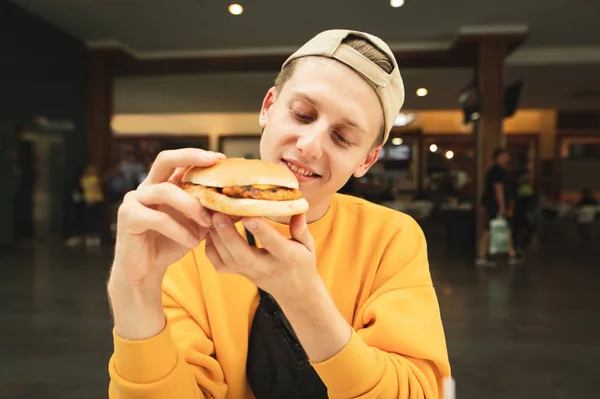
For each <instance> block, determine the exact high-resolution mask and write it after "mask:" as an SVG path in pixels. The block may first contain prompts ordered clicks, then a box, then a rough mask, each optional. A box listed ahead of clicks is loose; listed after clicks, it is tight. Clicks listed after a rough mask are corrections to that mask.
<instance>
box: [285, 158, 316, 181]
mask: <svg viewBox="0 0 600 399" xmlns="http://www.w3.org/2000/svg"><path fill="white" fill-rule="evenodd" d="M282 161H283V163H285V164H286V165H287V167H288V168H289V169H290V170H291V171H292V172H294V173H295V174H297V175H300V176H304V177H321V176H320V175H318V174H316V173H313V172H310V171H308V170H306V169H304V168H299V167H298V166H296V165H294V164H293V163H291V162H290V161H286V160H285V159H282Z"/></svg>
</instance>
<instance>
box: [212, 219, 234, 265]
mask: <svg viewBox="0 0 600 399" xmlns="http://www.w3.org/2000/svg"><path fill="white" fill-rule="evenodd" d="M208 237H210V241H211V244H212V246H213V247H214V249H215V251H216V253H217V255H218V260H220V262H221V263H222V264H223V265H224V267H226V268H228V269H230V268H232V267H233V266H235V261H234V260H233V257H232V256H231V254H230V253H229V250H228V249H227V247H226V246H225V245H224V244H223V242H222V241H221V239H220V238H219V235H218V234H217V232H216V231H215V230H212V229H211V230H210V233H209V235H208ZM207 255H208V254H207ZM213 266H215V265H214V264H213ZM215 267H216V266H215Z"/></svg>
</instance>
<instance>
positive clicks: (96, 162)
mask: <svg viewBox="0 0 600 399" xmlns="http://www.w3.org/2000/svg"><path fill="white" fill-rule="evenodd" d="M112 58H113V57H112V52H111V51H106V50H91V51H90V52H89V54H88V65H87V68H88V84H87V89H88V90H87V107H86V148H85V151H86V165H93V166H95V167H96V170H97V171H98V175H99V176H100V178H101V179H102V183H103V185H102V186H103V191H104V193H105V195H104V198H105V201H104V206H103V211H102V220H101V222H100V224H101V235H102V236H103V238H104V241H106V240H107V239H108V238H109V237H110V207H109V206H108V205H109V203H108V201H107V199H108V195H107V194H108V192H107V191H108V190H107V188H108V187H107V185H106V183H107V182H106V180H105V177H106V172H107V169H108V167H109V166H110V165H109V160H110V155H111V154H110V151H111V146H112V130H111V119H112V113H113V70H112V64H111V60H112Z"/></svg>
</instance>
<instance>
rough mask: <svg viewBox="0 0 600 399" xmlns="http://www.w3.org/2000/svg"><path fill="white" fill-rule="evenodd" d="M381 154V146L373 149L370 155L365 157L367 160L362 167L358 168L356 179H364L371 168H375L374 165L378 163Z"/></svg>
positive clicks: (355, 174)
mask: <svg viewBox="0 0 600 399" xmlns="http://www.w3.org/2000/svg"><path fill="white" fill-rule="evenodd" d="M380 152H381V144H380V145H378V146H377V147H375V148H373V149H372V150H371V151H369V153H368V154H367V156H366V157H365V160H364V161H363V162H362V163H361V164H360V165H358V166H357V167H356V169H355V170H354V173H353V175H354V177H356V178H360V177H363V176H364V175H365V174H366V173H367V172H368V171H369V169H370V168H371V166H373V164H374V163H375V162H377V159H378V158H379V153H380Z"/></svg>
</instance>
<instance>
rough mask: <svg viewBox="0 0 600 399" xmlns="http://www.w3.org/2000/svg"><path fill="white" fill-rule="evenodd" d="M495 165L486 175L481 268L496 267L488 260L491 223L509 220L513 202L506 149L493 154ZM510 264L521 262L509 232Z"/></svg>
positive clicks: (478, 260) (478, 261) (480, 246)
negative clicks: (500, 218) (495, 220)
mask: <svg viewBox="0 0 600 399" xmlns="http://www.w3.org/2000/svg"><path fill="white" fill-rule="evenodd" d="M493 160H494V164H493V165H492V166H491V167H490V169H489V170H488V171H487V173H486V175H485V187H484V193H483V198H482V205H483V206H484V208H485V211H486V216H487V218H486V229H485V231H484V232H483V235H482V237H481V240H480V242H479V257H478V258H477V259H476V263H477V264H478V265H480V266H494V265H495V262H493V261H491V260H490V259H488V257H487V254H488V247H489V243H490V232H489V228H490V222H491V221H492V220H494V219H496V218H498V217H503V218H505V219H507V220H508V208H509V205H510V201H511V192H510V185H509V177H508V171H507V170H506V165H508V162H509V161H510V155H509V154H508V152H507V151H506V150H505V149H497V150H495V151H494V154H493ZM508 256H509V263H511V264H515V263H518V262H519V261H521V258H520V257H517V254H516V252H515V249H514V246H513V242H512V234H511V233H510V232H509V249H508Z"/></svg>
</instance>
